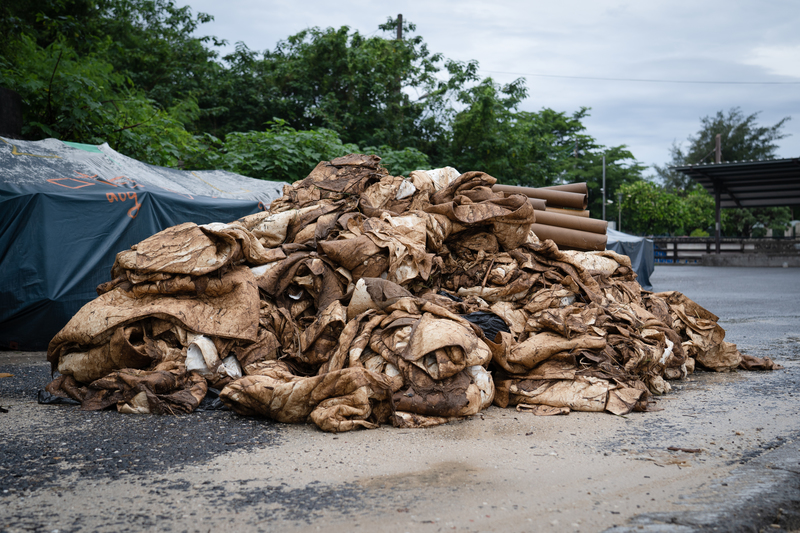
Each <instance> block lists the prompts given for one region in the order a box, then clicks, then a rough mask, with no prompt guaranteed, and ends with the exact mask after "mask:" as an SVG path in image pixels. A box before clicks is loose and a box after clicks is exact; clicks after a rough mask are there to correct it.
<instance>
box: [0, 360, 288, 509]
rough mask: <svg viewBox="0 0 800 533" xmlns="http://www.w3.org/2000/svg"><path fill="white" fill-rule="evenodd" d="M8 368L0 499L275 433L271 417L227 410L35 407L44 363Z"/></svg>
mask: <svg viewBox="0 0 800 533" xmlns="http://www.w3.org/2000/svg"><path fill="white" fill-rule="evenodd" d="M3 368H5V367H3ZM3 368H0V371H4V369H3ZM11 373H13V374H14V376H13V377H11V378H4V379H1V380H0V405H2V406H3V407H4V408H5V409H8V410H9V412H8V413H5V414H2V415H0V416H2V417H4V422H7V423H4V424H3V425H4V429H3V431H2V432H1V433H0V497H1V496H3V495H7V494H8V492H5V491H9V492H14V491H16V492H22V491H27V490H39V489H45V488H48V487H51V486H55V485H54V483H55V482H56V480H61V481H60V483H62V484H63V480H64V479H65V478H66V479H72V481H71V482H70V483H69V486H74V485H75V481H77V478H78V477H81V478H90V479H101V478H108V479H112V480H116V479H120V478H121V477H123V476H143V475H146V474H149V473H152V472H153V471H160V472H163V471H165V470H167V469H170V468H178V467H181V466H186V465H191V464H198V463H201V462H204V461H207V460H209V459H211V458H213V457H215V456H217V455H219V454H223V453H227V452H230V451H231V450H234V449H237V450H250V449H257V448H260V447H268V446H271V445H274V444H275V443H276V442H278V441H279V439H280V430H279V426H278V425H276V424H275V423H274V422H271V421H268V420H263V419H256V418H251V417H247V418H245V417H240V416H238V415H234V414H232V413H230V412H225V411H222V412H220V411H203V412H197V413H194V414H192V415H188V416H164V417H155V416H154V417H136V416H126V415H121V414H120V413H118V412H116V411H100V412H86V411H81V410H80V409H79V408H78V407H76V406H67V405H38V404H37V403H36V393H37V391H38V390H39V389H41V388H43V386H44V384H46V383H47V381H48V380H49V368H48V365H47V363H46V362H42V363H35V364H26V365H16V366H14V368H13V372H11ZM54 410H56V411H57V412H58V416H53V414H52V412H53V411H54Z"/></svg>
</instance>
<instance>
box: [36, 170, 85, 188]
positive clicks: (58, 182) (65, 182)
mask: <svg viewBox="0 0 800 533" xmlns="http://www.w3.org/2000/svg"><path fill="white" fill-rule="evenodd" d="M75 174H77V175H78V176H80V177H81V178H86V179H92V178H96V177H97V174H94V175H92V176H90V175H88V174H82V173H81V172H78V171H77V170H76V171H75ZM47 181H48V182H50V183H52V184H53V185H58V186H60V187H66V188H67V189H80V188H81V187H89V186H90V185H95V184H96V183H97V182H96V181H83V180H79V179H78V178H52V179H49V180H47ZM62 182H63V183H62ZM70 182H77V183H80V185H70V184H69V183H70Z"/></svg>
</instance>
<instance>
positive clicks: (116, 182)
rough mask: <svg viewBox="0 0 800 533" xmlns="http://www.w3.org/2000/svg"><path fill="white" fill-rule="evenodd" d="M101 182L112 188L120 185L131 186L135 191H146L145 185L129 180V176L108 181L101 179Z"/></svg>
mask: <svg viewBox="0 0 800 533" xmlns="http://www.w3.org/2000/svg"><path fill="white" fill-rule="evenodd" d="M100 181H101V182H103V183H105V184H106V185H111V186H112V187H119V186H120V185H130V186H131V187H132V188H134V189H144V185H142V184H141V183H139V182H137V181H136V180H134V179H133V178H129V177H128V176H117V177H116V178H111V179H110V180H108V181H106V180H104V179H102V178H101V179H100Z"/></svg>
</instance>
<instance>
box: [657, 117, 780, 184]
mask: <svg viewBox="0 0 800 533" xmlns="http://www.w3.org/2000/svg"><path fill="white" fill-rule="evenodd" d="M758 115H759V113H752V114H750V115H745V114H744V113H743V112H742V110H741V108H739V107H734V108H732V109H730V110H729V111H728V113H727V115H726V114H725V113H724V112H723V111H717V114H716V115H714V116H705V117H703V118H701V119H700V130H699V131H698V132H697V134H695V135H693V136H690V137H689V139H688V141H689V146H688V148H687V149H686V151H684V150H683V148H682V147H681V146H680V145H679V144H677V143H673V145H672V147H671V148H670V157H671V161H670V162H669V163H668V164H667V165H664V166H663V167H660V166H658V165H655V170H656V173H657V175H658V176H659V177H660V178H661V180H662V181H663V183H664V185H665V186H666V187H667V188H668V189H670V190H685V189H687V188H688V187H689V185H690V184H691V178H689V177H688V176H686V175H684V174H681V173H679V172H675V171H674V170H672V169H671V168H670V167H675V166H684V165H696V164H699V163H702V162H714V159H713V158H714V149H715V147H716V136H717V134H720V135H721V145H722V162H731V161H746V160H750V159H753V160H763V159H774V158H775V157H776V154H777V150H778V145H777V144H776V141H779V140H781V139H783V138H785V137H786V136H787V135H788V134H786V133H784V132H783V131H782V130H783V127H784V125H785V124H786V122H787V121H788V120H790V119H791V117H784V118H782V119H781V120H779V121H778V122H777V123H775V124H773V125H772V126H760V125H758V124H757V123H756V121H757V119H758Z"/></svg>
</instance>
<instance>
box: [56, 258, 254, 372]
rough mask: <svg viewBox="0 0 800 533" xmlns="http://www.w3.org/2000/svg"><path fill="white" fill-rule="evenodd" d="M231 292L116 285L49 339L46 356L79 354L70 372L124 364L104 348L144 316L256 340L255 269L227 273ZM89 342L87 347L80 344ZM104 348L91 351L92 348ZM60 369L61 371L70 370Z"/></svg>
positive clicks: (216, 334) (218, 334)
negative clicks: (135, 291) (161, 291)
mask: <svg viewBox="0 0 800 533" xmlns="http://www.w3.org/2000/svg"><path fill="white" fill-rule="evenodd" d="M222 279H223V281H224V283H225V285H226V286H227V287H228V289H229V290H228V292H226V293H224V294H220V295H217V296H208V295H202V296H197V297H195V298H192V299H185V298H180V297H172V296H162V295H147V296H144V297H142V298H131V297H130V296H128V295H127V294H126V293H125V292H123V291H122V290H120V289H114V290H112V291H110V292H107V293H105V294H103V295H102V296H99V297H98V298H96V299H95V300H92V301H91V302H89V303H88V304H86V305H84V306H83V307H82V308H81V309H80V310H79V311H78V312H77V313H76V314H75V316H73V317H72V319H71V320H70V321H69V322H68V323H67V325H66V326H64V328H63V329H62V330H61V331H59V332H58V333H57V334H56V336H55V337H53V339H52V340H51V341H50V345H49V346H48V351H47V359H48V361H50V364H51V365H52V366H53V368H54V369H55V368H57V367H58V368H61V367H62V365H61V364H60V359H61V357H62V356H67V355H68V354H69V353H80V354H86V355H85V356H80V358H81V362H80V363H76V362H73V363H70V365H68V366H64V370H68V371H69V372H73V373H74V372H76V371H77V372H82V371H84V370H81V369H85V372H87V373H88V374H91V375H92V377H97V376H95V374H94V372H99V371H100V370H93V369H99V368H103V369H104V371H105V369H107V368H120V365H121V364H122V368H124V367H126V366H128V365H127V364H125V363H127V361H121V360H120V357H123V355H122V354H121V353H119V352H117V351H116V350H112V352H113V354H112V353H110V352H105V351H104V350H103V349H102V345H104V344H107V343H109V342H111V341H112V338H114V334H115V332H116V331H117V328H119V327H123V326H125V325H126V324H129V323H131V322H134V321H136V320H140V319H142V318H145V317H151V316H152V317H157V318H162V319H165V320H168V321H170V322H172V323H174V324H177V325H179V326H180V327H182V328H184V329H188V330H191V331H194V332H196V333H201V334H204V335H208V336H213V337H224V338H230V339H238V340H242V341H249V342H253V341H255V340H256V339H257V336H258V309H259V303H258V288H257V287H256V284H255V279H254V277H253V274H252V273H251V272H250V269H249V268H247V267H237V268H234V269H232V270H230V271H229V272H228V273H227V274H225V275H224V276H223V278H222ZM76 347H85V348H84V350H80V349H77V350H76V349H75V348H76ZM95 347H97V348H99V351H98V350H95V351H92V348H95ZM64 370H60V371H61V372H62V373H66V372H65V371H64Z"/></svg>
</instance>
